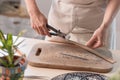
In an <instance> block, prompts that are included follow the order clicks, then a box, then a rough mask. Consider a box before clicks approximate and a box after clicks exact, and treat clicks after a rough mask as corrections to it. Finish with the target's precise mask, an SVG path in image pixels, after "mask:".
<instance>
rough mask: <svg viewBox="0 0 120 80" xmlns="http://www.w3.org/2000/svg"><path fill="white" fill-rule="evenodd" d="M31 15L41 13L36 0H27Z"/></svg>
mask: <svg viewBox="0 0 120 80" xmlns="http://www.w3.org/2000/svg"><path fill="white" fill-rule="evenodd" d="M25 3H26V7H27V10H28V13H29V15H30V16H31V15H33V14H37V13H40V11H39V8H38V7H37V4H36V1H35V0H25Z"/></svg>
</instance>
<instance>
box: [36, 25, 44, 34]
mask: <svg viewBox="0 0 120 80" xmlns="http://www.w3.org/2000/svg"><path fill="white" fill-rule="evenodd" d="M37 30H38V32H39V34H41V35H45V34H44V31H43V29H42V27H41V26H39V27H37Z"/></svg>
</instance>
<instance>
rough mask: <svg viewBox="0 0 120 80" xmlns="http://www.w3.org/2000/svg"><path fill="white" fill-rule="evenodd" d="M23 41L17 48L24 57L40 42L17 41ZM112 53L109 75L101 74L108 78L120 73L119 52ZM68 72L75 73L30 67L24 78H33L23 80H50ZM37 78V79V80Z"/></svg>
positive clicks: (29, 40)
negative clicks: (111, 67) (114, 61)
mask: <svg viewBox="0 0 120 80" xmlns="http://www.w3.org/2000/svg"><path fill="white" fill-rule="evenodd" d="M23 39H25V41H24V42H23V43H22V44H21V45H20V46H19V48H20V50H21V51H22V52H24V53H25V54H26V56H28V55H29V53H30V50H31V49H32V47H33V45H35V44H37V43H39V42H40V40H38V39H31V38H24V37H22V38H20V39H19V40H23ZM111 51H112V53H113V58H114V59H115V60H116V61H117V62H116V63H115V64H114V65H113V69H112V71H111V72H109V73H102V74H104V75H106V76H108V77H110V76H113V75H114V74H116V73H117V72H118V71H120V51H119V50H111ZM69 72H76V71H70V70H60V69H49V68H38V67H32V66H30V65H28V66H27V69H26V71H25V76H26V77H33V78H34V79H32V78H29V79H28V78H25V79H24V80H50V79H51V78H53V77H55V76H58V75H60V74H64V73H69ZM37 78H38V79H37Z"/></svg>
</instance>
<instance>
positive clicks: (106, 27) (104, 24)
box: [99, 23, 109, 31]
mask: <svg viewBox="0 0 120 80" xmlns="http://www.w3.org/2000/svg"><path fill="white" fill-rule="evenodd" d="M108 27H109V24H107V23H102V24H101V25H100V27H99V28H100V29H101V30H104V31H106V30H107V29H108Z"/></svg>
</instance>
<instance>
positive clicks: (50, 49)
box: [27, 41, 113, 73]
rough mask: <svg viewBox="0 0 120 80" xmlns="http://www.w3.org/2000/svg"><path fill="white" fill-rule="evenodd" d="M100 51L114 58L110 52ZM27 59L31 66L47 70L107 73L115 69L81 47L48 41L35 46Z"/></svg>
mask: <svg viewBox="0 0 120 80" xmlns="http://www.w3.org/2000/svg"><path fill="white" fill-rule="evenodd" d="M98 51H99V53H100V54H102V55H104V56H106V57H109V58H112V54H111V52H110V51H109V50H107V49H100V50H98ZM27 59H28V62H29V64H30V65H32V66H35V67H45V68H58V69H67V70H79V71H93V72H103V73H106V72H109V71H111V70H112V67H113V64H111V63H109V62H108V61H106V60H104V59H103V58H100V57H98V56H97V55H94V54H92V53H90V52H88V51H87V50H85V49H83V48H80V47H79V46H74V45H72V44H64V43H56V42H48V41H40V43H39V44H36V45H34V46H33V48H32V50H31V52H30V53H29V56H28V58H27Z"/></svg>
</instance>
